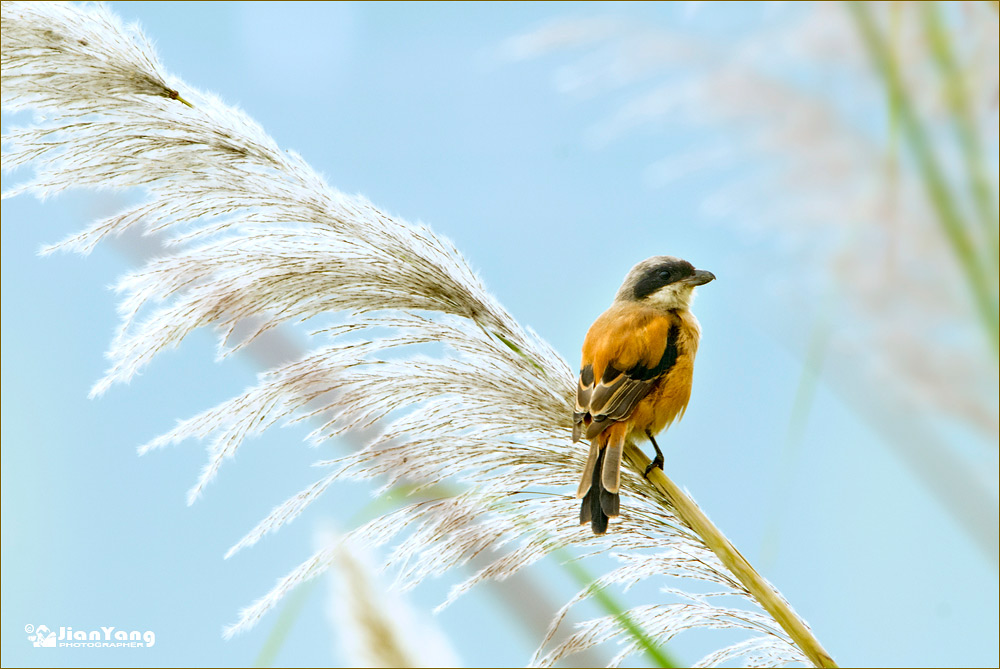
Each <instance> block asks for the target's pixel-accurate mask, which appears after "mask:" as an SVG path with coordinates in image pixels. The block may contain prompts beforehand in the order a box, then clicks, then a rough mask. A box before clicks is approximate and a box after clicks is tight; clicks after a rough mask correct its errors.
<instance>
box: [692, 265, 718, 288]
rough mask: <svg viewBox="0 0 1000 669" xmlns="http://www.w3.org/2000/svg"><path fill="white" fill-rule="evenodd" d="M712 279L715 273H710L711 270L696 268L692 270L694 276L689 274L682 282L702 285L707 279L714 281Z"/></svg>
mask: <svg viewBox="0 0 1000 669" xmlns="http://www.w3.org/2000/svg"><path fill="white" fill-rule="evenodd" d="M714 280H715V275H714V274H712V273H711V272H709V271H707V270H703V269H696V270H695V271H694V276H690V277H688V278H686V279H684V283H686V284H688V285H689V286H702V285H704V284H706V283H708V282H709V281H714Z"/></svg>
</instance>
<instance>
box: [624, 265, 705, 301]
mask: <svg viewBox="0 0 1000 669" xmlns="http://www.w3.org/2000/svg"><path fill="white" fill-rule="evenodd" d="M714 278H715V275H714V274H712V273H711V272H708V271H705V270H703V269H695V268H694V265H692V264H691V263H689V262H688V261H687V260H681V259H680V258H674V257H673V256H653V257H652V258H647V259H646V260H643V261H642V262H641V263H639V264H638V265H636V266H635V267H633V268H632V269H631V270H629V273H628V275H626V277H625V281H624V282H623V283H622V287H621V288H619V289H618V294H617V295H615V301H616V302H639V303H641V304H648V305H650V306H653V307H656V308H658V309H667V310H669V309H689V308H690V307H691V302H692V300H693V299H694V289H695V287H696V286H701V285H703V284H706V283H708V282H709V281H712V280H713V279H714Z"/></svg>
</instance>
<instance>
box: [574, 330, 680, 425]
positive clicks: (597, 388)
mask: <svg viewBox="0 0 1000 669" xmlns="http://www.w3.org/2000/svg"><path fill="white" fill-rule="evenodd" d="M602 318H603V321H602V319H598V321H597V322H596V323H595V324H594V327H592V328H591V332H590V333H588V335H587V341H586V342H585V343H584V364H583V367H582V369H581V371H580V381H579V385H578V387H577V397H576V409H575V411H574V414H573V437H574V440H576V439H579V438H580V437H581V436H585V437H586V438H587V439H593V438H594V437H596V436H597V435H598V434H600V433H601V432H602V431H604V429H605V428H606V427H607V426H608V425H610V424H611V423H613V422H615V421H619V420H624V419H626V418H628V417H629V415H630V414H631V413H632V411H633V410H634V409H635V406H636V405H637V404H638V403H639V401H640V400H642V398H643V397H645V396H646V395H647V394H648V393H649V391H650V390H652V389H653V386H654V385H655V384H656V382H657V381H658V380H659V378H660V377H661V376H663V375H664V374H666V373H667V372H669V371H670V369H671V368H672V367H673V366H674V363H675V362H676V361H677V355H678V351H677V339H678V337H679V336H680V324H679V323H678V322H677V321H676V319H673V318H671V317H669V316H668V315H663V314H659V313H658V314H656V315H654V316H648V315H647V316H646V317H645V318H641V319H640V318H636V317H634V316H631V315H629V316H620V315H615V314H613V315H612V316H611V317H607V318H605V317H602ZM597 372H600V374H601V376H600V378H596V373H597Z"/></svg>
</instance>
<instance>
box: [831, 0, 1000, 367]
mask: <svg viewBox="0 0 1000 669" xmlns="http://www.w3.org/2000/svg"><path fill="white" fill-rule="evenodd" d="M848 8H849V9H850V11H851V14H852V15H853V17H854V19H855V22H856V23H857V25H858V30H859V32H860V33H861V37H862V39H863V40H864V43H865V45H866V46H867V48H868V51H869V54H870V55H871V58H872V60H873V61H874V63H875V66H876V67H877V69H878V71H879V73H880V74H881V76H882V78H883V79H884V80H885V84H886V87H887V88H888V91H889V99H890V105H893V106H896V108H897V109H898V113H899V117H898V118H899V122H900V125H901V128H902V130H903V135H904V137H905V138H906V141H907V143H908V144H909V147H910V151H911V152H912V153H913V156H914V158H915V159H916V162H917V166H918V168H919V170H920V175H921V177H922V179H923V182H924V187H925V188H926V189H927V193H928V196H929V197H930V201H931V205H932V206H933V207H934V210H935V212H936V213H937V219H938V222H939V223H940V225H941V228H942V230H943V232H944V234H945V238H946V239H947V240H948V242H949V244H950V245H951V248H952V251H953V252H954V254H955V256H956V257H957V258H958V261H959V266H960V267H961V268H962V271H963V273H964V274H965V278H966V280H967V281H968V283H969V287H970V289H971V291H972V298H973V302H974V304H975V307H976V312H977V313H978V315H979V317H980V319H981V320H982V322H983V326H984V327H985V328H986V332H987V335H988V337H989V339H990V346H991V347H992V350H993V354H994V355H998V354H1000V342H998V336H1000V316H998V308H997V299H996V296H995V295H994V294H993V291H992V290H991V288H990V286H991V285H992V284H993V279H994V273H990V272H988V271H986V270H984V268H983V267H982V264H981V262H980V259H979V257H978V255H977V254H976V248H975V244H974V242H973V239H972V237H971V235H970V234H969V231H968V229H967V227H966V225H965V223H964V221H963V220H962V218H961V216H960V215H959V213H958V210H957V208H956V206H955V203H954V200H953V198H952V195H951V192H950V190H949V188H948V184H947V182H946V181H945V178H944V176H943V174H942V172H941V168H940V166H939V165H938V162H937V160H936V158H935V156H934V154H933V152H932V151H931V147H930V140H929V139H928V136H927V131H926V130H925V129H924V126H923V124H922V123H921V121H920V119H919V118H918V117H917V114H916V111H915V110H914V108H913V106H912V104H911V103H910V100H909V97H908V96H907V93H906V90H905V88H904V87H903V82H902V80H901V78H900V76H899V71H898V67H897V64H896V61H895V58H894V57H893V54H892V53H891V52H890V50H889V49H888V48H887V45H886V42H885V40H884V39H883V38H882V35H881V33H880V32H879V29H878V27H877V26H876V25H875V20H874V18H873V17H872V15H871V10H870V9H869V7H868V6H867V5H866V4H865V3H863V2H850V3H848Z"/></svg>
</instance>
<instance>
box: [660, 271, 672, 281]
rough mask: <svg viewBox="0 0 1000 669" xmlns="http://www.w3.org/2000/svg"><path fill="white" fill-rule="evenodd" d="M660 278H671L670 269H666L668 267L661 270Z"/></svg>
mask: <svg viewBox="0 0 1000 669" xmlns="http://www.w3.org/2000/svg"><path fill="white" fill-rule="evenodd" d="M660 278H661V279H663V280H667V279H669V278H670V270H666V269H664V270H660Z"/></svg>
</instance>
